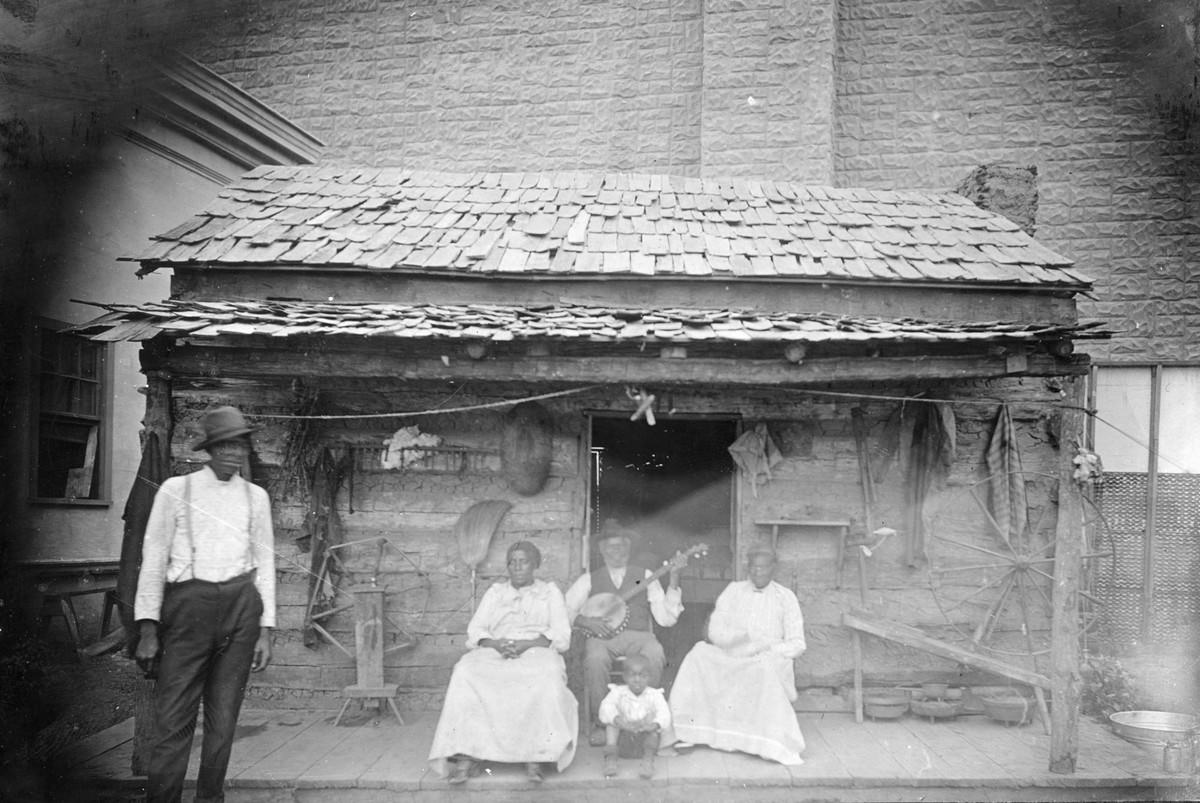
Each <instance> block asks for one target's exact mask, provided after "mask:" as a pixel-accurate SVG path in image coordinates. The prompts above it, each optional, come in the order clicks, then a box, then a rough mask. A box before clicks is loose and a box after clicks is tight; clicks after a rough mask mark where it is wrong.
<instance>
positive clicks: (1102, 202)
mask: <svg viewBox="0 0 1200 803" xmlns="http://www.w3.org/2000/svg"><path fill="white" fill-rule="evenodd" d="M839 10H840V17H839V21H838V36H839V41H838V90H837V96H838V106H837V114H836V124H835V125H836V129H837V131H836V135H835V137H836V143H837V145H836V147H837V153H836V156H835V160H836V165H837V179H838V183H839V184H843V185H846V186H865V187H895V186H930V187H953V186H957V185H958V184H959V182H961V181H962V180H963V178H964V177H965V176H966V175H967V174H968V173H969V172H970V171H971V170H972V169H973V168H974V167H975V166H977V165H980V164H996V163H1001V164H1014V165H1022V166H1026V165H1029V166H1035V167H1036V168H1037V171H1038V190H1039V196H1040V199H1039V207H1038V216H1037V221H1036V222H1037V233H1038V239H1039V240H1040V241H1041V242H1043V243H1045V244H1046V245H1048V246H1049V247H1050V248H1052V249H1054V250H1055V251H1057V252H1059V253H1062V254H1065V255H1067V256H1070V257H1072V258H1074V259H1075V260H1076V262H1077V267H1078V268H1079V269H1080V270H1081V271H1082V272H1083V273H1085V274H1087V275H1089V276H1091V277H1092V278H1093V279H1095V280H1096V291H1095V292H1094V294H1093V295H1092V296H1091V297H1090V298H1081V299H1080V302H1079V306H1080V313H1081V318H1083V319H1084V320H1094V319H1097V318H1099V319H1103V320H1106V321H1108V323H1109V325H1110V326H1111V327H1112V328H1114V329H1115V330H1118V331H1119V332H1121V334H1120V336H1118V337H1117V338H1115V339H1113V340H1112V341H1111V342H1109V343H1097V344H1089V345H1088V347H1087V351H1089V352H1090V353H1091V354H1092V355H1093V356H1094V357H1097V358H1099V359H1113V360H1131V359H1197V358H1200V336H1198V335H1197V334H1196V332H1197V331H1200V330H1197V327H1196V324H1197V318H1196V315H1195V311H1194V310H1192V309H1190V308H1189V306H1190V305H1189V304H1188V302H1187V301H1186V299H1188V298H1194V297H1195V296H1196V295H1197V291H1198V290H1200V284H1198V280H1200V276H1198V275H1197V271H1196V270H1195V268H1194V264H1195V263H1196V259H1197V256H1198V255H1200V239H1198V238H1197V227H1196V225H1195V211H1196V210H1195V207H1194V201H1193V197H1194V196H1195V193H1196V190H1197V189H1200V173H1198V172H1197V163H1196V160H1195V158H1194V152H1195V139H1194V134H1193V133H1192V132H1191V131H1190V129H1189V126H1188V121H1190V119H1191V116H1192V115H1193V114H1194V109H1192V108H1191V107H1189V106H1186V105H1185V104H1184V101H1185V100H1186V99H1187V98H1188V97H1189V96H1188V94H1187V93H1188V91H1189V90H1190V84H1191V76H1192V75H1193V74H1194V70H1195V66H1194V63H1193V62H1192V60H1191V59H1192V58H1193V51H1192V48H1191V47H1190V46H1187V45H1186V44H1181V42H1180V41H1179V38H1181V37H1182V36H1183V34H1184V32H1185V31H1186V29H1187V27H1188V25H1190V22H1189V19H1190V15H1191V13H1192V12H1191V11H1189V10H1188V8H1187V7H1186V6H1185V4H1182V3H1156V4H1143V5H1139V6H1138V7H1134V6H1130V5H1128V4H1124V5H1121V4H1117V3H1114V2H1096V3H1082V4H1075V3H1036V2H1031V1H1028V0H1010V2H1002V3H990V2H989V3H983V2H977V1H976V0H959V1H957V2H952V3H944V2H932V0H931V1H930V2H911V3H891V2H873V1H869V0H853V1H851V2H845V3H842V4H840V5H839ZM1187 102H1189V103H1190V102H1191V101H1190V100H1189V101H1187ZM1189 324H1190V326H1189Z"/></svg>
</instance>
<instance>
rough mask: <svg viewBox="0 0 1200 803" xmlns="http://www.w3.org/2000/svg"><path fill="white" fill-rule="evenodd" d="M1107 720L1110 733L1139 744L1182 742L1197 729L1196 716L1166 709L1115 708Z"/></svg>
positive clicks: (1199, 726) (1198, 725)
mask: <svg viewBox="0 0 1200 803" xmlns="http://www.w3.org/2000/svg"><path fill="white" fill-rule="evenodd" d="M1108 721H1109V723H1110V724H1111V725H1112V729H1113V733H1115V734H1117V735H1118V736H1120V737H1121V738H1123V739H1128V740H1129V741H1131V742H1140V743H1142V744H1154V745H1165V744H1169V743H1171V742H1184V741H1187V740H1188V739H1189V738H1190V737H1191V736H1192V734H1193V733H1195V732H1196V731H1197V730H1198V729H1200V718H1197V717H1195V716H1193V715H1191V714H1175V713H1172V712H1170V711H1118V712H1116V713H1115V714H1111V715H1110V716H1109V718H1108Z"/></svg>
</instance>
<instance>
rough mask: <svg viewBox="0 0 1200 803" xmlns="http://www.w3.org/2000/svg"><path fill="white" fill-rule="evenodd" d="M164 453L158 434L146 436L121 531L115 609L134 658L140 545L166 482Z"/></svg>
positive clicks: (165, 452) (166, 473)
mask: <svg viewBox="0 0 1200 803" xmlns="http://www.w3.org/2000/svg"><path fill="white" fill-rule="evenodd" d="M169 466H170V461H169V459H168V455H167V449H166V446H165V445H164V444H161V443H160V440H159V437H158V433H157V432H149V433H147V435H146V440H145V443H144V444H143V445H142V460H141V463H139V464H138V471H137V477H135V478H134V480H133V487H132V488H130V489H129V497H128V498H127V499H126V500H125V512H124V514H123V515H122V518H123V519H124V520H125V527H124V531H123V533H122V536H121V563H120V566H119V568H118V569H117V601H118V605H117V609H118V612H119V613H120V616H121V626H122V627H124V628H125V635H126V641H125V651H126V653H127V654H128V655H133V651H134V650H135V649H136V648H137V637H138V629H137V628H136V627H134V620H133V600H134V597H136V596H137V583H138V573H139V572H141V570H142V542H143V541H144V540H145V538H146V524H147V523H148V522H149V521H150V508H151V507H152V506H153V505H154V495H155V494H156V493H158V487H159V486H160V485H162V483H163V481H164V480H165V479H167V476H168V472H169V470H170V467H169Z"/></svg>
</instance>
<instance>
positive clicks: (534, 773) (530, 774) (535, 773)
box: [525, 761, 542, 783]
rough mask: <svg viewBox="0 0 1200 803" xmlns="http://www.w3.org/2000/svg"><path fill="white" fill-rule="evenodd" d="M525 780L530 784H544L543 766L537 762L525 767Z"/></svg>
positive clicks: (531, 762)
mask: <svg viewBox="0 0 1200 803" xmlns="http://www.w3.org/2000/svg"><path fill="white" fill-rule="evenodd" d="M525 780H527V781H529V782H530V783H541V782H542V765H541V764H539V763H537V762H536V761H530V762H529V763H528V764H526V765H525Z"/></svg>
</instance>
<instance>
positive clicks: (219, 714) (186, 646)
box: [146, 572, 263, 803]
mask: <svg viewBox="0 0 1200 803" xmlns="http://www.w3.org/2000/svg"><path fill="white" fill-rule="evenodd" d="M262 609H263V606H262V599H261V598H260V597H259V595H258V589H257V588H255V587H254V572H249V573H248V574H244V575H242V576H240V577H236V578H234V579H232V580H227V581H225V582H221V583H209V582H206V581H204V580H188V581H185V582H182V583H171V584H169V585H168V586H167V588H166V592H165V593H164V595H163V605H162V614H161V616H160V619H159V636H158V637H159V643H160V644H161V646H162V658H161V661H160V663H159V668H158V682H157V684H156V685H155V688H154V718H155V743H154V748H153V750H152V751H151V753H150V766H149V772H148V774H149V778H148V780H147V783H146V801H147V803H178V801H179V800H180V799H181V797H182V795H183V780H184V776H186V775H187V765H188V756H189V754H190V753H191V750H192V736H193V735H194V734H195V731H196V714H197V711H198V710H199V707H200V700H201V698H203V700H204V740H203V742H202V744H201V750H200V769H199V773H198V775H197V777H196V800H197V801H222V800H224V786H225V772H226V770H227V769H228V768H229V754H230V750H231V749H232V747H233V736H234V730H235V728H236V727H237V718H238V712H239V711H240V710H241V707H242V698H243V697H244V696H245V692H246V681H247V680H248V679H249V677H250V664H251V662H252V661H253V660H254V647H255V644H256V643H257V641H258V633H259V618H260V617H261V616H262Z"/></svg>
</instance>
